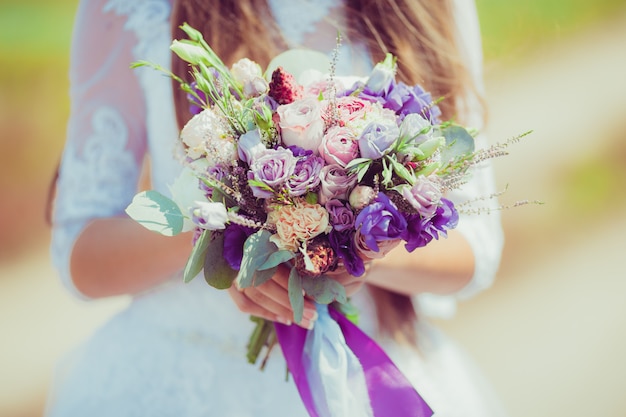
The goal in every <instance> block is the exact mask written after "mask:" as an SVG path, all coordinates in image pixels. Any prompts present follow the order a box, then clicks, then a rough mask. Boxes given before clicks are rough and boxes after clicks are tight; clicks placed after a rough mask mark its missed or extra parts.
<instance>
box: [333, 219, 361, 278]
mask: <svg viewBox="0 0 626 417" xmlns="http://www.w3.org/2000/svg"><path fill="white" fill-rule="evenodd" d="M354 234H355V232H354V230H350V229H346V230H343V231H341V232H340V231H338V230H335V229H333V230H331V231H330V233H329V234H328V240H329V242H330V247H331V248H333V250H334V251H335V253H336V254H337V256H338V257H339V259H341V260H342V261H343V265H344V266H345V268H346V271H348V273H349V274H350V275H353V276H355V277H360V276H361V275H363V274H364V273H365V263H364V262H363V259H361V257H360V256H359V255H358V253H357V251H356V248H355V245H354Z"/></svg>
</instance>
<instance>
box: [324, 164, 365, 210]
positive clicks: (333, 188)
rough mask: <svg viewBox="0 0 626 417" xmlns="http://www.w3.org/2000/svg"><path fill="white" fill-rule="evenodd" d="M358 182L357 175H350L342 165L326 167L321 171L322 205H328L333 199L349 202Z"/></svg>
mask: <svg viewBox="0 0 626 417" xmlns="http://www.w3.org/2000/svg"><path fill="white" fill-rule="evenodd" d="M356 181H357V177H356V174H348V172H347V171H346V170H345V169H344V168H343V167H341V166H340V165H334V164H333V165H326V166H325V167H324V168H322V170H321V171H320V186H321V187H320V191H319V199H320V203H322V204H326V202H327V201H328V200H331V199H333V198H337V199H340V200H347V199H348V195H349V194H350V191H352V188H354V186H355V184H356Z"/></svg>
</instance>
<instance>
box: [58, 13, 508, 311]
mask: <svg viewBox="0 0 626 417" xmlns="http://www.w3.org/2000/svg"><path fill="white" fill-rule="evenodd" d="M269 4H270V7H271V9H272V13H273V15H274V16H275V18H276V21H277V23H278V25H279V27H280V28H281V30H282V32H283V35H284V37H285V39H286V40H287V43H288V45H289V46H291V47H308V48H312V49H318V50H322V51H325V52H328V53H331V52H332V47H333V46H334V44H333V42H334V36H333V37H332V38H330V44H331V46H330V47H329V39H328V38H324V37H319V36H315V34H316V33H318V32H321V31H323V29H324V28H325V27H333V28H336V27H338V28H339V29H340V28H341V25H342V22H343V21H344V20H343V19H342V16H343V15H342V4H341V1H340V0H319V1H312V0H289V1H286V0H270V1H269ZM170 10H171V4H170V2H169V1H168V0H82V1H81V2H80V5H79V9H78V13H77V18H76V26H75V31H74V36H73V43H72V50H71V68H70V81H71V90H70V98H71V116H70V119H69V123H68V129H67V145H66V148H65V151H64V155H63V160H62V164H61V168H60V177H59V183H58V194H57V199H56V209H55V216H54V229H53V240H52V258H53V261H54V264H55V265H56V266H57V268H58V270H59V271H60V275H61V277H62V281H63V283H64V284H65V285H66V287H67V288H68V289H69V290H70V291H72V292H73V293H74V294H76V295H77V296H79V297H82V295H81V294H80V293H79V292H78V291H77V290H76V288H75V287H74V285H73V283H72V279H71V276H70V270H69V259H70V255H71V251H72V246H73V244H74V241H75V240H76V238H77V236H78V235H79V233H80V232H81V230H83V228H84V227H85V226H86V225H87V224H88V222H89V221H90V220H92V219H95V218H99V217H109V216H120V215H123V212H124V209H125V208H126V206H127V205H128V203H129V202H130V200H131V199H132V197H133V195H134V194H135V192H136V184H137V181H138V177H139V174H140V167H141V165H142V163H143V161H144V159H145V158H146V156H148V155H149V157H150V160H151V180H152V185H153V188H155V189H157V190H159V191H160V192H162V193H164V194H168V184H170V183H171V181H172V180H173V179H174V178H175V177H176V175H177V173H178V172H179V170H180V166H179V165H178V163H177V162H176V161H175V159H174V158H173V157H172V151H173V146H174V141H175V140H176V137H177V134H178V132H177V127H176V123H175V118H174V106H173V101H172V92H171V83H170V81H169V80H168V79H167V78H166V77H164V76H163V75H161V74H160V73H159V72H157V71H154V70H151V69H149V68H141V69H135V70H130V69H129V65H130V63H131V62H133V61H136V60H147V61H151V62H154V63H158V64H161V65H162V66H163V67H165V68H168V67H169V57H170V53H169V49H168V46H169V43H170V33H169V21H168V19H169V14H170ZM330 16H332V18H330ZM456 16H457V19H459V20H460V21H462V24H458V25H457V26H458V27H459V30H460V32H459V36H458V39H459V42H461V45H462V50H463V51H464V53H465V57H466V60H467V63H468V66H469V68H470V70H471V72H472V74H473V75H474V76H475V79H476V83H477V85H478V86H479V88H481V86H482V83H481V81H480V74H481V72H482V68H481V59H482V57H481V47H480V38H479V32H478V25H477V19H476V11H475V9H474V5H473V1H472V0H456ZM326 32H328V31H326ZM331 33H333V34H334V33H336V30H335V29H333V30H332V31H331ZM342 63H343V64H342ZM370 67H371V62H369V60H368V58H367V55H366V54H365V53H364V51H363V49H362V48H360V47H359V46H358V45H344V46H343V48H342V50H341V52H340V66H339V69H338V73H339V75H342V73H344V74H345V75H348V74H354V75H365V74H366V71H367V69H368V68H370ZM465 120H467V122H468V123H469V124H471V125H477V124H478V123H479V122H480V116H479V114H477V113H475V112H472V111H468V112H467V114H466V117H465ZM479 141H484V139H479ZM493 187H494V186H493V178H492V174H491V168H490V167H489V166H485V167H484V168H481V169H478V170H476V173H475V175H474V177H473V179H472V180H471V181H470V183H469V184H467V186H466V187H465V188H464V189H463V190H462V191H458V192H455V194H454V195H453V196H451V197H452V199H454V200H457V201H464V200H468V199H471V198H474V197H477V196H482V195H489V194H490V193H492V192H493ZM459 230H460V231H461V232H462V233H463V234H464V235H465V236H466V238H467V240H468V241H469V242H470V244H471V246H472V248H473V250H474V254H475V259H476V262H475V263H476V271H475V275H474V279H473V280H472V282H471V283H470V284H469V285H468V287H466V288H465V289H464V290H462V291H461V292H460V293H459V294H457V297H466V296H470V295H472V294H474V293H475V292H477V291H479V290H481V289H483V288H485V287H487V286H489V285H490V284H491V282H492V280H493V277H494V274H495V271H496V268H497V265H498V262H499V256H500V251H501V245H502V236H501V230H500V226H499V217H498V215H497V214H492V215H489V216H486V215H485V216H472V217H469V216H464V218H462V219H461V221H460V226H459ZM433 299H435V298H433V297H430V296H428V295H425V296H422V297H420V302H421V305H422V306H425V308H426V309H427V310H429V311H430V312H435V309H439V310H441V308H443V310H441V311H440V313H441V312H444V313H445V312H448V313H449V312H450V311H452V310H451V308H453V307H454V302H455V297H447V298H441V297H439V298H438V301H437V303H435V304H433V303H432V301H433ZM429 303H430V304H429Z"/></svg>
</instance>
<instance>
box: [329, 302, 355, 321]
mask: <svg viewBox="0 0 626 417" xmlns="http://www.w3.org/2000/svg"><path fill="white" fill-rule="evenodd" d="M332 306H333V307H334V308H335V309H336V310H337V311H339V312H340V313H341V314H343V315H344V316H346V318H347V319H348V320H350V321H351V322H352V323H354V324H356V325H357V326H358V325H359V314H360V313H359V309H358V308H356V306H355V305H354V304H352V303H351V302H350V300H348V301H346V302H345V303H340V302H338V301H335V302H334V303H332Z"/></svg>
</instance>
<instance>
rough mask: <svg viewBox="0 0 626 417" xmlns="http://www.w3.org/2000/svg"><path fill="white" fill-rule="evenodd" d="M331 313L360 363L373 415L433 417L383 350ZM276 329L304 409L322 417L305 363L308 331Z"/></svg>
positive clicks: (277, 324) (317, 416) (334, 312)
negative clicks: (317, 408) (312, 391)
mask: <svg viewBox="0 0 626 417" xmlns="http://www.w3.org/2000/svg"><path fill="white" fill-rule="evenodd" d="M329 313H330V316H331V317H332V318H333V319H334V320H335V321H336V322H337V324H338V325H339V327H340V328H341V331H342V332H343V335H344V337H345V342H346V344H347V346H348V347H349V349H350V350H351V351H352V353H353V354H354V355H355V356H356V357H357V358H358V360H359V362H360V363H361V366H362V368H363V372H364V375H365V381H366V385H367V391H368V394H369V399H370V405H371V407H372V410H373V412H374V416H375V417H431V416H432V415H433V411H432V409H431V408H430V407H429V406H428V404H427V403H426V401H424V399H423V398H422V397H421V396H420V395H419V393H418V392H417V391H416V390H415V388H414V387H413V386H412V385H411V383H410V382H409V381H408V380H407V379H406V377H405V376H404V375H403V374H402V372H400V370H399V369H398V368H397V367H396V366H395V364H394V363H393V362H392V361H391V359H390V358H389V356H387V354H386V353H385V352H384V351H383V350H382V348H381V347H380V346H378V344H376V342H374V340H372V339H371V338H370V337H369V336H367V335H366V334H365V333H364V332H363V331H362V330H361V329H359V328H358V327H357V326H356V325H354V324H353V323H352V322H350V321H349V320H348V319H347V318H345V317H344V316H343V315H342V314H341V313H339V312H337V311H335V310H333V309H329ZM274 326H275V328H276V335H277V337H278V342H279V343H280V345H281V348H282V351H283V355H284V357H285V360H286V361H287V366H288V367H289V371H290V373H291V374H292V376H293V378H294V382H295V384H296V387H297V388H298V392H299V393H300V398H301V399H302V402H303V403H304V406H305V408H306V409H307V411H308V413H309V415H310V417H320V415H319V414H318V411H317V410H316V407H315V401H314V398H313V395H312V393H311V386H310V383H309V380H308V378H307V373H306V367H305V363H304V360H303V354H304V349H305V342H306V339H307V333H308V331H307V330H305V329H303V328H301V327H298V326H295V325H292V326H285V325H282V324H279V323H275V324H274Z"/></svg>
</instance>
